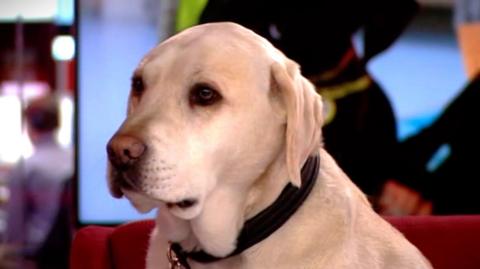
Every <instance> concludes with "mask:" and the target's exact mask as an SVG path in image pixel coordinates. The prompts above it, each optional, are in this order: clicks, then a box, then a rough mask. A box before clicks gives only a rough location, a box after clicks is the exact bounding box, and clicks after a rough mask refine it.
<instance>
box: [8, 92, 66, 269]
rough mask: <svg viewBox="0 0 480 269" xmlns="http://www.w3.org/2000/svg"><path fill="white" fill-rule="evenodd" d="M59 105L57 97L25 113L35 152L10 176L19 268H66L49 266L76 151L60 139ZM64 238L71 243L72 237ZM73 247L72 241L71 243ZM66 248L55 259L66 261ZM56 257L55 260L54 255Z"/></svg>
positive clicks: (11, 225) (12, 236)
mask: <svg viewBox="0 0 480 269" xmlns="http://www.w3.org/2000/svg"><path fill="white" fill-rule="evenodd" d="M59 114H60V113H59V107H58V101H57V99H56V98H55V97H54V96H50V95H49V96H44V97H40V98H38V99H35V100H33V101H31V102H30V104H29V105H28V106H27V108H26V109H25V111H24V115H25V122H26V124H27V131H28V134H29V136H30V139H31V141H32V144H33V146H34V153H33V155H32V156H30V157H29V158H27V159H25V160H23V161H20V162H19V164H18V165H17V166H16V167H15V168H14V169H13V171H12V172H11V174H10V177H9V185H8V186H9V188H10V193H11V194H10V199H9V201H8V205H7V214H8V215H7V232H6V239H7V243H8V244H9V245H12V246H13V247H15V248H16V249H17V250H18V254H19V255H20V256H21V257H23V258H24V259H22V261H21V266H20V268H22V269H27V268H39V269H42V268H48V269H56V268H65V265H63V267H62V265H61V264H60V265H58V266H57V265H53V264H51V263H50V264H49V265H44V263H43V261H44V260H46V257H45V253H47V252H49V251H50V250H48V251H47V250H46V249H45V248H46V247H47V248H48V247H49V246H46V245H45V244H46V242H48V241H51V240H52V239H51V238H50V236H51V235H52V234H54V233H55V232H54V231H53V227H54V226H55V225H56V222H57V221H58V216H59V214H60V212H61V211H62V210H63V208H64V207H65V205H64V204H62V203H61V201H62V195H63V194H64V193H65V190H66V189H65V188H66V187H65V186H66V184H68V183H67V182H68V180H69V179H70V178H71V177H72V173H73V154H72V152H71V150H69V149H65V148H63V147H62V146H61V145H59V144H58V143H57V142H56V140H55V134H56V133H55V131H56V130H57V128H58V127H59V120H60V118H59V116H60V115H59ZM61 240H63V241H64V242H68V240H69V238H68V237H64V238H62V239H61ZM67 246H68V244H67ZM62 253H64V252H62V250H59V251H56V253H55V254H54V255H55V256H57V257H56V258H54V260H55V261H59V262H60V261H64V258H65V257H60V255H62ZM50 260H51V259H50Z"/></svg>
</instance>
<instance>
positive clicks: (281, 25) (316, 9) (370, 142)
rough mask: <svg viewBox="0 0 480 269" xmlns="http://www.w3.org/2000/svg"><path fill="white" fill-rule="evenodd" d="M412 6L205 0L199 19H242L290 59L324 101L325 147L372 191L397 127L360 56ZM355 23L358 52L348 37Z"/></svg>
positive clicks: (389, 165)
mask: <svg viewBox="0 0 480 269" xmlns="http://www.w3.org/2000/svg"><path fill="white" fill-rule="evenodd" d="M417 8H418V5H417V3H416V2H415V1H413V0H396V1H385V0H364V1H358V0H348V1H347V0H343V1H310V0H308V1H286V0H276V1H275V0H268V1H254V0H238V1H236V0H210V1H209V2H208V4H207V6H206V7H205V9H204V11H203V14H202V16H201V19H200V22H201V23H205V22H214V21H233V22H237V23H239V24H242V25H243V26H245V27H247V28H250V29H252V30H254V31H255V32H257V33H258V34H260V35H262V36H264V37H265V38H267V39H268V40H269V41H270V42H272V43H273V44H274V45H275V46H276V47H277V48H279V49H280V50H282V51H283V52H284V53H285V54H286V55H287V56H288V57H290V58H292V59H294V60H295V61H297V62H298V63H299V64H300V65H301V67H302V73H303V74H304V75H305V76H306V77H307V78H309V79H310V81H311V82H312V83H314V84H315V85H316V87H317V91H318V92H319V93H320V94H321V95H322V96H323V99H324V102H325V108H326V112H325V115H326V125H325V126H324V130H323V135H324V142H325V147H326V149H327V150H328V151H329V152H330V153H331V154H332V155H333V157H334V158H335V159H336V160H337V162H338V163H339V165H340V166H341V167H342V168H343V169H344V170H345V172H346V173H347V174H348V175H349V176H350V177H351V178H352V180H353V181H354V182H355V183H356V184H357V185H358V186H359V187H360V188H361V189H362V190H363V191H364V192H365V193H367V194H368V195H370V196H373V197H375V196H377V195H379V192H380V191H381V188H382V186H383V184H384V183H385V182H386V181H387V180H388V179H390V178H393V177H394V175H395V174H394V158H395V157H396V151H397V133H396V121H395V117H394V114H393V111H392V107H391V104H390V102H389V100H388V99H387V97H386V96H385V94H384V92H383V91H382V89H381V88H380V86H379V85H378V84H377V83H375V81H374V79H373V78H372V77H371V76H370V75H369V74H368V71H367V69H366V63H367V62H368V61H369V60H370V59H371V58H372V57H374V56H375V55H377V54H379V53H380V52H382V51H383V50H385V49H386V48H388V47H389V46H390V45H391V44H392V43H393V42H394V41H395V39H396V38H397V37H398V36H399V35H400V34H401V33H402V31H403V30H404V28H405V27H406V25H407V24H408V23H409V22H410V20H411V19H412V18H413V15H414V14H415V13H416V11H417ZM361 28H362V29H363V31H364V36H363V41H364V51H363V57H359V56H358V54H357V52H356V51H355V49H354V46H353V44H352V37H353V35H354V33H355V32H357V30H359V29H361ZM392 64H393V63H392Z"/></svg>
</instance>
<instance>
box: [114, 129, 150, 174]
mask: <svg viewBox="0 0 480 269" xmlns="http://www.w3.org/2000/svg"><path fill="white" fill-rule="evenodd" d="M146 149H147V146H146V145H145V143H143V142H142V141H141V140H140V139H138V138H136V137H133V136H130V135H122V134H117V135H114V136H113V137H112V138H111V139H110V141H109V142H108V144H107V153H108V159H109V160H110V162H111V163H112V165H113V166H115V167H116V168H117V169H128V168H129V167H130V166H132V165H133V164H135V163H136V162H137V161H138V160H139V159H140V158H141V157H142V156H143V155H144V154H145V151H146Z"/></svg>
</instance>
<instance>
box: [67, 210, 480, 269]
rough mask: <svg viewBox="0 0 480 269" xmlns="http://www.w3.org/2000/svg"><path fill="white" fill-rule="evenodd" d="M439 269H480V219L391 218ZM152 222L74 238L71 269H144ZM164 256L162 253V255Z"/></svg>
mask: <svg viewBox="0 0 480 269" xmlns="http://www.w3.org/2000/svg"><path fill="white" fill-rule="evenodd" d="M387 220H388V221H389V222H390V223H392V224H393V225H394V226H395V227H397V228H398V229H399V230H400V231H401V232H402V233H403V234H404V235H405V236H406V237H407V238H408V239H409V240H410V241H411V242H412V243H413V244H414V245H416V246H417V247H418V248H419V249H420V250H421V251H422V252H423V253H424V255H425V256H426V257H427V258H428V259H429V260H430V262H431V263H432V265H433V267H434V268H436V269H479V268H480V215H479V216H428V217H388V218H387ZM153 225H154V223H153V221H151V220H147V221H137V222H132V223H128V224H124V225H121V226H118V227H100V226H89V227H85V228H82V229H80V230H79V231H78V232H77V233H76V235H75V238H74V241H73V245H72V251H71V256H70V265H71V266H70V268H71V269H136V268H138V269H140V268H145V255H146V252H147V247H148V237H149V234H150V232H151V230H152V228H153ZM159 255H162V253H159Z"/></svg>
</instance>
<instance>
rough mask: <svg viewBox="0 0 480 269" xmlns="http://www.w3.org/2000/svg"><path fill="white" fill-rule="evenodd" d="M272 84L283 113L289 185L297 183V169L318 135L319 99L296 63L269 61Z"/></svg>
mask: <svg viewBox="0 0 480 269" xmlns="http://www.w3.org/2000/svg"><path fill="white" fill-rule="evenodd" d="M272 79H273V81H272V82H273V83H272V84H273V87H276V90H277V91H278V94H280V96H281V98H282V100H283V104H284V107H285V111H286V114H287V115H286V116H287V119H286V120H287V130H286V135H285V139H286V162H287V170H288V175H289V177H290V181H291V182H292V184H293V185H295V186H297V187H299V186H300V185H301V175H300V170H301V167H302V166H303V164H304V163H305V161H306V159H307V158H308V157H309V155H311V154H313V153H314V152H315V151H316V150H318V148H319V146H320V144H321V141H322V138H321V128H322V124H323V116H322V100H321V97H320V95H319V94H317V92H316V91H315V88H314V86H313V85H312V84H311V83H310V82H309V81H308V80H307V79H306V78H305V77H303V76H302V75H301V73H300V68H299V66H298V64H297V63H295V62H293V61H291V60H288V59H287V60H286V63H284V64H283V63H278V62H274V63H273V64H272Z"/></svg>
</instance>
